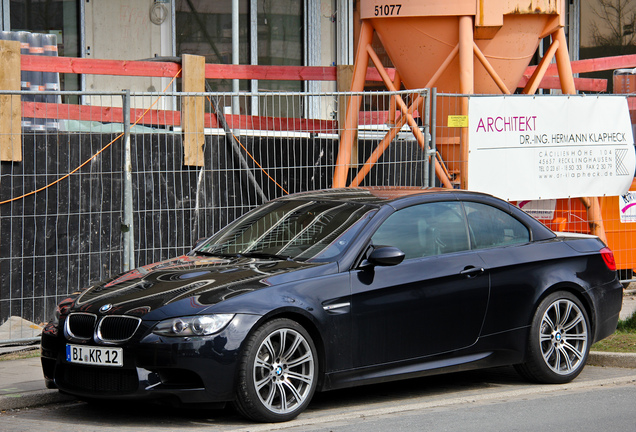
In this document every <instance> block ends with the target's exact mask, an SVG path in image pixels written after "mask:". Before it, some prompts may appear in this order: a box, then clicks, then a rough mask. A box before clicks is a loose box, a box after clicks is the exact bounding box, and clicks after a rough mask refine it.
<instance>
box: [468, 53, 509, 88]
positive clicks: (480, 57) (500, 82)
mask: <svg viewBox="0 0 636 432" xmlns="http://www.w3.org/2000/svg"><path fill="white" fill-rule="evenodd" d="M473 51H474V53H475V56H476V57H477V59H478V60H479V62H480V63H481V64H482V66H483V67H484V68H485V69H486V72H488V75H490V77H491V78H492V80H493V81H494V82H495V84H497V87H499V90H501V92H502V93H504V94H510V90H508V87H506V84H505V83H504V82H503V80H502V79H501V78H500V77H499V74H498V73H497V71H496V70H495V68H493V67H492V65H491V64H490V62H489V61H488V59H487V58H486V56H485V55H484V53H483V52H481V50H480V49H479V47H478V46H477V44H476V43H475V42H474V41H473Z"/></svg>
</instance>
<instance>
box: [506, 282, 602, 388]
mask: <svg viewBox="0 0 636 432" xmlns="http://www.w3.org/2000/svg"><path fill="white" fill-rule="evenodd" d="M590 340H591V336H590V325H589V321H588V317H587V313H586V311H585V308H584V307H583V305H582V304H581V302H580V300H579V299H578V298H577V297H576V296H575V295H573V294H571V293H569V292H565V291H559V292H555V293H553V294H550V295H549V296H548V297H546V298H545V299H544V300H543V301H542V302H541V304H540V305H539V307H538V308H537V310H536V312H535V315H534V318H533V320H532V324H531V328H530V338H529V340H528V346H527V353H526V358H527V361H526V362H525V363H523V364H521V365H517V366H516V369H517V371H518V372H519V373H521V375H523V376H524V377H526V378H528V379H530V380H531V381H536V382H541V383H550V384H562V383H566V382H569V381H572V380H573V379H574V378H576V377H577V376H578V375H579V374H580V373H581V371H582V370H583V367H584V366H585V362H586V361H587V355H588V353H589V351H590Z"/></svg>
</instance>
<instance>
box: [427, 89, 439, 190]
mask: <svg viewBox="0 0 636 432" xmlns="http://www.w3.org/2000/svg"><path fill="white" fill-rule="evenodd" d="M428 95H429V96H430V98H431V119H433V120H432V121H431V141H430V146H429V155H430V159H429V164H430V167H429V169H428V176H429V177H428V185H429V186H435V159H436V158H437V143H436V141H435V136H436V134H437V130H436V124H437V88H436V87H433V88H432V89H429V93H428Z"/></svg>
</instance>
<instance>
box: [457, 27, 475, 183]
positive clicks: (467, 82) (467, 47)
mask: <svg viewBox="0 0 636 432" xmlns="http://www.w3.org/2000/svg"><path fill="white" fill-rule="evenodd" d="M474 44H475V41H474V40H473V17H472V16H469V15H465V16H461V17H459V44H458V45H459V92H460V93H461V94H465V95H466V94H473V93H474V92H475V68H474V63H473V62H474V51H473V46H474ZM460 107H461V108H460V114H461V115H463V116H467V115H468V98H465V97H463V98H461V102H460ZM460 133H461V139H460V143H459V146H460V154H461V161H460V166H461V175H460V184H461V188H462V189H466V188H467V187H468V128H461V132H460Z"/></svg>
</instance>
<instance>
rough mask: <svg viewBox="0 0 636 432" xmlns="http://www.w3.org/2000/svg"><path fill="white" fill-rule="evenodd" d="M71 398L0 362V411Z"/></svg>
mask: <svg viewBox="0 0 636 432" xmlns="http://www.w3.org/2000/svg"><path fill="white" fill-rule="evenodd" d="M635 310H636V290H630V291H626V294H625V296H624V299H623V309H622V311H621V316H620V318H621V319H623V320H624V319H626V318H629V317H630V316H631V315H632V314H633V313H634V311H635ZM587 364H588V365H592V366H606V367H628V368H636V354H620V353H601V352H591V353H590V355H589V357H588V361H587ZM74 399H75V398H74V397H72V396H68V395H63V394H61V393H60V392H58V391H57V390H49V389H47V388H46V387H45V385H44V377H43V375H42V368H41V366H40V358H39V357H35V358H29V359H21V360H5V361H0V411H6V410H11V409H22V408H28V407H34V406H38V405H46V404H50V403H59V402H66V401H72V400H74Z"/></svg>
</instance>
